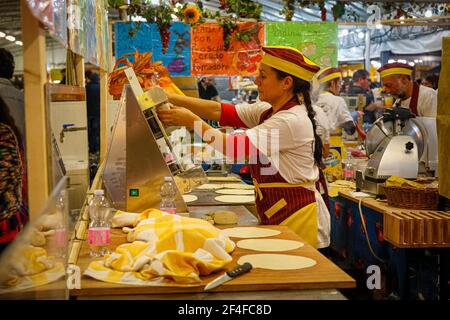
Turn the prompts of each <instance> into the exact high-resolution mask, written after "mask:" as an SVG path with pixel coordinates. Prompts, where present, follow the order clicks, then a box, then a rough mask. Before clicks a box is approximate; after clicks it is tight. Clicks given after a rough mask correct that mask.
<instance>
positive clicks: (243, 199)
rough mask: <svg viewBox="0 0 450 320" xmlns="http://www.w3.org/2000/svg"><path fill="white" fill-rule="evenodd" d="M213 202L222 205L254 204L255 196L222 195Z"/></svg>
mask: <svg viewBox="0 0 450 320" xmlns="http://www.w3.org/2000/svg"><path fill="white" fill-rule="evenodd" d="M214 200H216V201H219V202H223V203H247V202H254V201H255V196H254V195H253V196H236V195H223V196H217V197H215V198H214Z"/></svg>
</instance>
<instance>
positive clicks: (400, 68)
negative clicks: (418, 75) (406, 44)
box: [378, 62, 414, 78]
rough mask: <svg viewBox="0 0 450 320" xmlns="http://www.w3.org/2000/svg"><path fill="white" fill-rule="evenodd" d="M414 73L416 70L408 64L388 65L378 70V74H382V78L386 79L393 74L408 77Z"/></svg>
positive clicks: (395, 63)
mask: <svg viewBox="0 0 450 320" xmlns="http://www.w3.org/2000/svg"><path fill="white" fill-rule="evenodd" d="M413 71H414V68H413V67H411V66H410V65H408V64H405V63H399V62H394V63H387V64H385V65H384V66H382V67H381V68H380V69H378V72H379V73H380V77H381V78H383V77H386V76H390V75H393V74H404V75H407V76H411V75H412V73H413Z"/></svg>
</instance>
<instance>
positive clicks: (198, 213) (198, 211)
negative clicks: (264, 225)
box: [188, 205, 259, 227]
mask: <svg viewBox="0 0 450 320" xmlns="http://www.w3.org/2000/svg"><path fill="white" fill-rule="evenodd" d="M188 209H189V216H190V217H191V218H201V217H203V216H204V215H205V214H207V213H210V212H214V211H219V210H227V211H233V212H234V213H236V215H237V216H238V222H237V225H238V226H255V225H258V224H259V220H258V218H257V217H256V216H255V215H253V214H252V213H251V212H250V211H249V210H248V209H247V208H246V207H244V206H237V205H236V206H189V207H188ZM233 227H234V226H233Z"/></svg>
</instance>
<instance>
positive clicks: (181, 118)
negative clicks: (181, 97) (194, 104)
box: [156, 106, 202, 129]
mask: <svg viewBox="0 0 450 320" xmlns="http://www.w3.org/2000/svg"><path fill="white" fill-rule="evenodd" d="M156 112H157V114H158V118H159V120H161V122H162V123H164V125H166V126H184V127H187V128H189V129H193V128H194V122H195V121H202V119H201V118H200V117H199V116H197V115H196V114H194V113H193V112H191V111H189V110H188V109H186V108H182V107H176V106H172V107H171V108H170V109H168V110H164V109H157V110H156Z"/></svg>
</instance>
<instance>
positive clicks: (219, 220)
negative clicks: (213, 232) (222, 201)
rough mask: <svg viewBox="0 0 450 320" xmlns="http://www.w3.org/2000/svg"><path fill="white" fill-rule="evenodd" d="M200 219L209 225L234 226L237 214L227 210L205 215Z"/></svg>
mask: <svg viewBox="0 0 450 320" xmlns="http://www.w3.org/2000/svg"><path fill="white" fill-rule="evenodd" d="M202 219H203V220H206V221H208V222H209V223H211V224H236V223H237V222H238V216H237V214H236V213H234V212H233V211H227V210H218V211H214V212H210V213H207V214H205V215H204V216H203V217H202Z"/></svg>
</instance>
